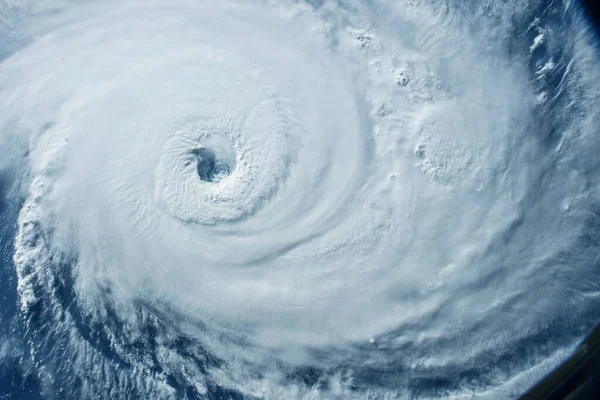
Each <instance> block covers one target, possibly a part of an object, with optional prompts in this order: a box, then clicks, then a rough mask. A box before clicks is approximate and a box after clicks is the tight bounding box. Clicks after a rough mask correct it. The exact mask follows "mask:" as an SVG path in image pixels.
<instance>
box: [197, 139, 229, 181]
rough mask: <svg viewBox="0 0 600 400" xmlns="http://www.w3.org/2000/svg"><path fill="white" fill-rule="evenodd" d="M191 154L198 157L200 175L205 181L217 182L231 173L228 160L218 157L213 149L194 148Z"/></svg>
mask: <svg viewBox="0 0 600 400" xmlns="http://www.w3.org/2000/svg"><path fill="white" fill-rule="evenodd" d="M191 154H192V156H193V157H194V158H195V159H196V171H197V172H198V176H199V177H200V179H201V180H203V181H204V182H213V183H217V182H219V181H221V180H222V179H223V178H225V177H227V176H229V174H230V173H231V168H230V167H229V165H228V164H227V162H226V160H224V159H221V158H220V157H217V155H216V154H215V152H214V151H213V150H211V149H208V148H205V147H199V148H196V149H193V150H192V151H191Z"/></svg>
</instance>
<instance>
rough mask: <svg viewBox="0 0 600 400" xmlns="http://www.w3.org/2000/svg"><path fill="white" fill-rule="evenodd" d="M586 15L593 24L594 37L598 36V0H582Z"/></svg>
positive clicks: (599, 10)
mask: <svg viewBox="0 0 600 400" xmlns="http://www.w3.org/2000/svg"><path fill="white" fill-rule="evenodd" d="M582 3H583V5H584V8H585V11H586V17H587V18H588V19H589V20H590V23H591V24H592V25H593V26H594V31H595V34H596V37H598V38H600V2H599V1H598V0H582Z"/></svg>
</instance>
